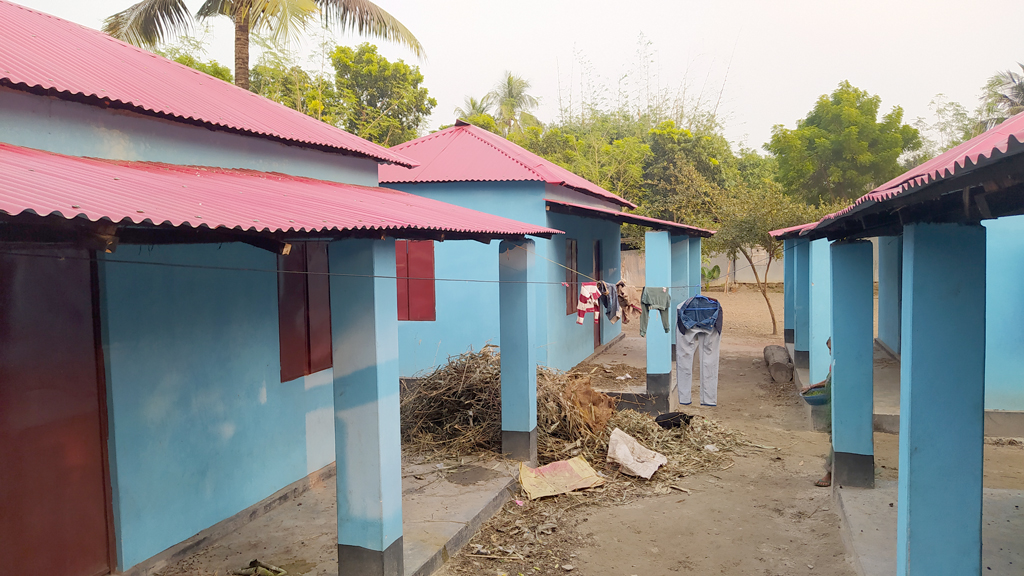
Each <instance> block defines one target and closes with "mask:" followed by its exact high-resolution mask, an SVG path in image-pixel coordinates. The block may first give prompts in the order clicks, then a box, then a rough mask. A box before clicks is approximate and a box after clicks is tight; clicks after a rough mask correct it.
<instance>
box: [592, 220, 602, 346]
mask: <svg viewBox="0 0 1024 576" xmlns="http://www.w3.org/2000/svg"><path fill="white" fill-rule="evenodd" d="M594 280H604V278H602V277H601V241H600V240H594ZM599 346H601V306H600V304H599V305H598V306H597V312H594V350H597V348H598V347H599Z"/></svg>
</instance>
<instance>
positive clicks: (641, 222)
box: [545, 200, 715, 238]
mask: <svg viewBox="0 0 1024 576" xmlns="http://www.w3.org/2000/svg"><path fill="white" fill-rule="evenodd" d="M545 202H547V205H548V210H550V211H552V212H558V213H560V214H571V215H575V216H585V217H588V218H601V219H602V220H611V221H612V222H618V223H619V224H636V225H638V226H645V227H647V228H653V229H655V230H667V231H668V232H670V233H671V234H672V235H675V236H678V235H684V234H685V235H686V236H700V237H702V238H710V237H711V236H713V235H714V234H715V231H714V230H707V229H704V228H697V227H696V226H687V225H686V224H680V223H678V222H671V221H669V220H659V219H657V218H651V217H648V216H641V215H639V214H630V213H628V212H618V211H616V210H612V209H610V208H596V207H594V206H585V205H583V204H573V203H572V202H562V201H561V200H545Z"/></svg>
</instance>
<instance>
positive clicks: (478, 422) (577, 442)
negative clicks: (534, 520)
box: [401, 348, 743, 491]
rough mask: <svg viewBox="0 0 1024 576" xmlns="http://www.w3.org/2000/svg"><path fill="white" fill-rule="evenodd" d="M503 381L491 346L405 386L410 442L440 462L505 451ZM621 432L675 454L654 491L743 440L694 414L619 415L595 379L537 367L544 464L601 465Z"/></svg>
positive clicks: (714, 461) (709, 464)
mask: <svg viewBox="0 0 1024 576" xmlns="http://www.w3.org/2000/svg"><path fill="white" fill-rule="evenodd" d="M500 376H501V359H500V356H499V355H498V354H497V352H495V351H493V349H491V348H485V349H484V350H483V351H481V352H468V353H466V354H462V355H460V356H457V357H454V358H451V359H449V362H448V364H446V365H444V366H442V367H440V368H439V369H437V370H436V371H435V372H433V373H431V374H430V375H428V376H426V377H425V378H422V379H419V380H410V381H404V382H403V384H402V397H401V407H402V408H401V410H402V442H403V444H404V445H405V446H406V447H407V448H409V449H412V450H414V451H416V452H417V453H419V454H421V455H424V456H427V457H429V458H431V459H438V460H446V459H458V458H461V457H464V456H468V455H471V454H476V453H479V452H481V451H490V452H494V453H500V452H501V378H500ZM615 428H619V429H621V430H622V431H623V432H625V433H626V434H629V435H630V436H632V437H633V438H636V440H637V441H638V442H640V443H641V444H643V445H644V446H646V447H647V448H650V449H651V450H655V451H657V452H661V453H662V454H664V455H665V456H667V457H668V464H667V465H666V466H664V467H663V468H662V469H661V470H659V471H658V472H657V473H656V474H655V476H654V477H653V478H652V481H653V482H654V483H653V484H652V486H655V485H657V486H659V487H660V488H663V489H665V490H667V486H668V485H670V484H671V482H672V481H674V480H675V479H677V478H679V477H682V476H686V475H688V474H692V473H694V472H697V471H701V470H708V469H711V468H720V467H721V466H722V464H723V463H724V462H725V461H726V460H728V459H729V457H728V456H727V453H728V452H731V451H732V450H733V449H734V448H735V447H737V446H738V445H740V444H742V443H743V442H742V440H740V439H739V438H738V435H737V434H736V433H735V432H732V431H729V430H727V429H725V428H724V427H722V426H721V425H720V424H718V423H717V422H715V421H713V420H709V419H707V418H704V417H702V416H695V417H694V418H693V419H692V420H691V421H690V423H689V425H688V426H683V427H680V428H672V429H668V430H665V429H662V428H661V427H660V426H658V424H656V423H655V422H654V418H652V417H651V416H650V415H648V414H643V413H640V412H636V411H634V410H622V411H618V412H616V411H615V410H614V403H613V401H612V400H611V399H610V398H609V397H608V396H606V395H604V394H600V393H597V392H594V391H593V390H592V389H591V387H590V379H589V377H588V376H585V375H573V374H565V373H562V372H557V371H553V370H548V369H545V368H540V369H538V371H537V453H538V460H539V461H540V464H541V465H543V464H548V463H550V462H554V461H557V460H565V459H568V458H571V457H573V456H583V457H584V458H586V459H587V461H588V462H590V463H591V464H593V465H595V466H597V467H598V468H602V467H603V465H604V462H605V459H606V457H607V454H608V439H609V437H610V436H611V432H612V430H614V429H615ZM708 446H713V448H711V449H708V448H707V447H708ZM623 480H627V481H630V482H632V481H631V480H629V479H627V478H625V477H624V478H623ZM644 482H647V481H644ZM658 491H661V490H658Z"/></svg>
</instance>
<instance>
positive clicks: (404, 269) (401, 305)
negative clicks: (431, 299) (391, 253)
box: [395, 240, 409, 320]
mask: <svg viewBox="0 0 1024 576" xmlns="http://www.w3.org/2000/svg"><path fill="white" fill-rule="evenodd" d="M395 276H397V277H398V278H397V282H398V319H399V320H409V241H408V240H395Z"/></svg>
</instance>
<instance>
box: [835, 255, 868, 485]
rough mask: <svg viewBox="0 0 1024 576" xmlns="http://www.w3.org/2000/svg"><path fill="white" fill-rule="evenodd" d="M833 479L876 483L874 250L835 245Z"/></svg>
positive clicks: (841, 481) (863, 483) (849, 482)
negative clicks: (873, 323)
mask: <svg viewBox="0 0 1024 576" xmlns="http://www.w3.org/2000/svg"><path fill="white" fill-rule="evenodd" d="M831 260H832V279H831V286H832V354H833V357H834V358H835V368H834V369H833V370H832V446H833V449H834V451H835V459H834V461H833V466H832V473H833V477H834V478H835V482H837V483H839V484H842V485H845V486H858V487H863V488H870V487H872V486H874V483H875V460H874V440H873V432H874V431H873V429H872V414H873V407H874V388H873V361H874V359H873V349H874V346H873V344H874V338H873V337H872V336H873V326H872V313H871V312H872V307H873V305H874V302H873V300H874V299H873V296H872V283H873V282H872V264H873V262H872V260H873V255H872V248H871V243H870V242H847V243H836V244H833V245H832V258H831Z"/></svg>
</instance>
